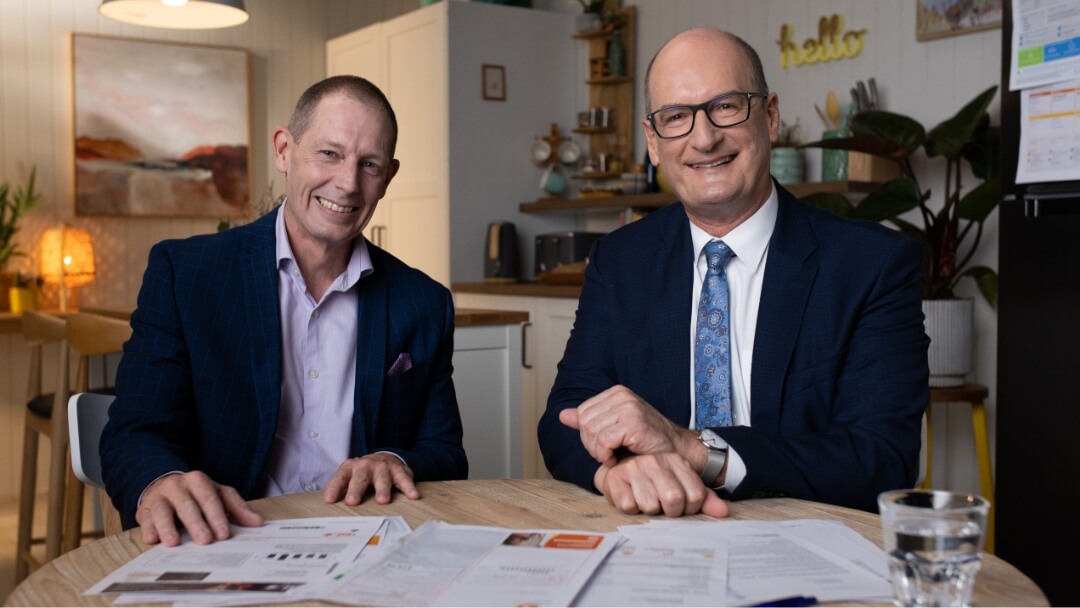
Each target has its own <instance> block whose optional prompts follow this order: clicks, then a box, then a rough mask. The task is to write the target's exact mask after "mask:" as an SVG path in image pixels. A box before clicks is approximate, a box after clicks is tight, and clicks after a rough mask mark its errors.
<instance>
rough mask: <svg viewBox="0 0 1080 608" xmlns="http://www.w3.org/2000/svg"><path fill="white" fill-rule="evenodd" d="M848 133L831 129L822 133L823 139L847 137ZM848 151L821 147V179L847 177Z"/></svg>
mask: <svg viewBox="0 0 1080 608" xmlns="http://www.w3.org/2000/svg"><path fill="white" fill-rule="evenodd" d="M847 135H848V134H847V133H845V132H843V131H840V130H837V129H830V130H828V131H825V132H824V133H822V134H821V138H822V139H838V138H840V137H847ZM847 173H848V151H847V150H839V149H833V148H822V149H821V181H823V182H834V181H843V180H846V179H847Z"/></svg>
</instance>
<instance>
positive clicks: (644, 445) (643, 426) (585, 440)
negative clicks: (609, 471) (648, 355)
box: [559, 384, 699, 487]
mask: <svg viewBox="0 0 1080 608" xmlns="http://www.w3.org/2000/svg"><path fill="white" fill-rule="evenodd" d="M559 421H560V422H562V423H563V424H565V425H566V426H568V427H570V428H572V429H575V430H577V431H579V432H580V433H581V443H582V445H584V446H585V449H586V450H587V451H588V452H589V454H590V455H591V456H592V457H593V458H595V459H596V460H597V462H599V463H600V464H602V465H605V466H607V467H614V466H615V465H616V463H617V462H618V458H617V457H616V456H615V451H616V450H618V449H619V448H626V449H627V450H629V451H630V452H632V453H634V454H658V453H661V452H678V453H680V454H684V455H686V456H689V455H690V451H691V450H692V449H693V446H694V445H695V444H697V443H699V442H698V441H697V438H696V436H695V435H694V433H693V432H692V431H690V430H688V429H684V428H682V427H680V426H678V425H676V424H675V423H673V422H672V421H670V420H668V419H667V417H665V416H664V415H663V414H661V413H660V412H658V411H656V408H654V407H653V406H651V405H649V404H648V403H646V402H645V401H644V400H642V398H641V397H638V396H637V395H636V394H635V393H634V391H632V390H630V389H628V388H626V387H625V386H622V385H618V384H617V385H615V386H613V387H611V388H609V389H607V390H606V391H604V392H602V393H600V394H598V395H596V396H595V397H593V398H591V399H588V400H586V401H584V402H582V403H581V405H579V406H578V407H576V408H567V409H565V410H563V411H561V412H559ZM598 487H599V486H598Z"/></svg>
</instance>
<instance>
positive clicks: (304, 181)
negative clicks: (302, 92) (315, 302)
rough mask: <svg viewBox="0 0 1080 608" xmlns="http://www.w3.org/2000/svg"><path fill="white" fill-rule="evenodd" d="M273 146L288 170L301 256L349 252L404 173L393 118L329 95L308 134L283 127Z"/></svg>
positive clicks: (292, 239)
mask: <svg viewBox="0 0 1080 608" xmlns="http://www.w3.org/2000/svg"><path fill="white" fill-rule="evenodd" d="M273 145H274V162H275V164H276V165H277V168H278V170H279V171H281V172H283V173H285V181H286V194H287V195H288V199H287V202H286V204H285V207H284V209H285V229H286V231H287V233H288V235H289V243H290V245H291V246H292V248H293V251H294V253H295V255H296V256H297V257H298V258H301V257H303V256H308V255H311V256H325V255H328V254H331V253H334V252H348V251H351V247H352V245H351V243H352V241H353V239H355V238H356V237H357V236H359V235H360V233H361V232H362V231H363V229H364V227H365V226H367V223H368V221H369V220H370V219H371V216H372V214H373V213H374V212H375V207H376V205H377V204H378V202H379V200H380V199H381V198H382V197H383V195H384V194H386V187H387V186H388V185H389V184H390V180H391V179H393V177H394V175H395V174H396V173H397V170H398V161H397V160H394V159H393V136H392V128H391V123H390V120H389V119H388V118H387V117H386V115H385V114H384V113H382V112H381V111H380V110H379V109H377V108H376V107H374V106H373V105H372V104H365V103H362V102H360V101H357V100H356V99H354V98H352V97H350V96H348V95H346V94H345V93H342V92H337V93H331V94H328V95H327V96H326V97H324V98H323V99H322V100H321V101H320V102H319V104H318V105H317V106H316V108H315V110H314V112H312V114H311V118H310V121H309V122H308V124H307V128H306V129H305V130H304V131H303V133H301V134H300V135H299V136H298V137H293V134H292V133H290V131H289V130H288V129H287V128H285V127H278V128H277V129H275V130H274V134H273ZM346 256H347V253H346ZM312 259H313V260H316V259H319V257H313V258H312Z"/></svg>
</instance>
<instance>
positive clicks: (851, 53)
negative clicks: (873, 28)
mask: <svg viewBox="0 0 1080 608" xmlns="http://www.w3.org/2000/svg"><path fill="white" fill-rule="evenodd" d="M843 29H844V17H843V16H842V15H836V14H834V15H833V16H831V17H822V18H821V19H819V20H818V37H817V38H816V39H815V38H807V39H806V40H805V41H804V42H803V43H802V46H801V47H800V46H799V45H798V44H797V43H796V42H795V41H794V40H793V38H794V37H795V28H794V27H793V26H792V25H791V24H789V23H785V24H783V25H781V26H780V39H779V40H777V41H776V43H777V44H778V45H780V67H781V68H783V69H785V70H786V69H787V67H788V63H789V62H790V64H791V65H793V66H795V67H799V66H800V65H802V64H804V63H811V64H813V63H820V62H823V61H836V60H838V59H843V58H845V57H857V56H858V55H859V53H861V52H862V49H863V38H864V37H865V36H866V33H867V32H869V31H870V30H868V29H866V28H865V27H864V28H862V29H861V30H848V31H846V32H844V33H843V34H841V33H840V32H842V31H843Z"/></svg>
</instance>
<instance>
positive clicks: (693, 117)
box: [645, 91, 769, 139]
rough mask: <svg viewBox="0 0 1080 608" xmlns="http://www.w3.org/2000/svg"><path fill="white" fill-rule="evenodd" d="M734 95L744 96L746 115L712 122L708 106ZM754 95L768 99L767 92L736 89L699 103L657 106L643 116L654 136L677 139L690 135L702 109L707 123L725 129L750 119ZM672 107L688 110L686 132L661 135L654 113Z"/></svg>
mask: <svg viewBox="0 0 1080 608" xmlns="http://www.w3.org/2000/svg"><path fill="white" fill-rule="evenodd" d="M736 96H738V97H745V98H746V116H743V118H742V120H740V121H739V122H734V123H731V124H730V125H718V124H716V123H715V122H713V119H712V116H709V106H710V105H712V104H713V103H715V102H716V101H718V100H721V99H724V98H725V97H736ZM755 97H760V98H761V99H768V98H769V93H747V92H744V91H736V92H734V93H724V94H723V95H717V96H716V97H713V98H712V99H710V100H708V101H705V102H702V103H699V104H694V105H687V104H681V103H675V104H671V105H667V106H664V107H662V108H658V109H656V110H653V111H652V112H649V113H648V114H646V115H645V118H647V119H648V120H649V125H650V126H651V127H652V130H653V133H656V136H657V137H659V138H660V139H679V138H680V137H686V136H687V135H690V134H691V133H693V132H694V127H695V126H697V115H698V111H699V110H704V111H705V118H706V119H708V121H709V124H711V125H712V126H714V127H716V128H717V129H727V128H729V127H736V126H738V125H741V124H743V123H744V122H746V121H748V120H750V110H751V109H752V108H753V106H754V98H755ZM672 108H686V109H687V110H689V111H690V128H689V129H687V130H686V133H683V134H682V135H661V134H660V130H659V129H657V128H656V119H655V115H656V114H658V113H660V112H663V111H665V110H670V109H672Z"/></svg>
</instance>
